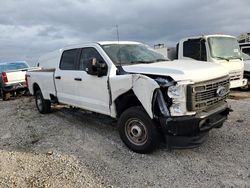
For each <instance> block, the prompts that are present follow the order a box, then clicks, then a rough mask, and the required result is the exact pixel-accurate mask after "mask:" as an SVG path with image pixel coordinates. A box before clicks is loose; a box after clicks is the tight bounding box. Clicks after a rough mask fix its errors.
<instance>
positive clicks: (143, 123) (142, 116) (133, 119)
mask: <svg viewBox="0 0 250 188" xmlns="http://www.w3.org/2000/svg"><path fill="white" fill-rule="evenodd" d="M118 127H119V134H120V137H121V139H122V141H123V142H124V143H125V145H126V146H127V147H128V148H130V149H131V150H133V151H135V152H137V153H149V152H152V151H153V150H154V149H155V148H156V147H157V146H158V144H159V136H158V129H157V127H156V126H155V124H154V122H153V121H152V119H151V118H150V117H149V116H148V114H147V113H146V112H145V110H144V109H143V108H142V107H138V106H137V107H131V108H129V109H127V110H126V111H125V112H124V113H123V114H122V115H121V117H120V118H119V120H118Z"/></svg>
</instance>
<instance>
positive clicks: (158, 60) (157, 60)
mask: <svg viewBox="0 0 250 188" xmlns="http://www.w3.org/2000/svg"><path fill="white" fill-rule="evenodd" d="M160 61H169V59H156V60H154V62H160Z"/></svg>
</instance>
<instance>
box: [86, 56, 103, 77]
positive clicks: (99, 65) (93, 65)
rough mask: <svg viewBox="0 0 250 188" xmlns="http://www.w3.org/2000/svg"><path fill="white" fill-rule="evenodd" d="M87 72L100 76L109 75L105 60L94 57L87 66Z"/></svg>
mask: <svg viewBox="0 0 250 188" xmlns="http://www.w3.org/2000/svg"><path fill="white" fill-rule="evenodd" d="M86 72H87V73H88V74H90V75H97V76H98V77H101V76H105V75H107V65H106V63H104V62H103V61H97V59H96V58H92V59H91V60H90V61H89V62H88V63H87V66H86Z"/></svg>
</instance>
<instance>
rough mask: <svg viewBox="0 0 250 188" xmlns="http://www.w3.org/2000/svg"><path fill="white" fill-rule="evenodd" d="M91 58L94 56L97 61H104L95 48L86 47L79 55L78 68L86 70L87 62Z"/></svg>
mask: <svg viewBox="0 0 250 188" xmlns="http://www.w3.org/2000/svg"><path fill="white" fill-rule="evenodd" d="M93 58H96V60H97V61H98V62H101V61H102V62H104V60H103V58H102V57H101V55H100V54H99V53H98V51H97V50H96V49H95V48H92V47H88V48H83V49H82V52H81V55H80V65H79V69H80V70H84V71H85V70H86V66H87V63H88V62H89V61H91V60H92V59H93Z"/></svg>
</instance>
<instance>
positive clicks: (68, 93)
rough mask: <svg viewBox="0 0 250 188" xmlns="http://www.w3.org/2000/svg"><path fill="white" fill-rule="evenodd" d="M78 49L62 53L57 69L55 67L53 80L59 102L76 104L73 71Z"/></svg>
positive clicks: (74, 71) (75, 69)
mask: <svg viewBox="0 0 250 188" xmlns="http://www.w3.org/2000/svg"><path fill="white" fill-rule="evenodd" d="M79 52H80V49H69V50H65V51H64V52H63V53H62V56H61V61H60V65H59V69H56V72H55V76H54V80H55V87H56V95H57V98H58V100H59V102H61V103H65V104H70V105H74V106H77V103H78V101H77V99H76V98H75V96H76V92H77V89H76V83H75V80H74V78H75V73H76V72H77V68H76V66H77V59H78V55H79Z"/></svg>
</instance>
